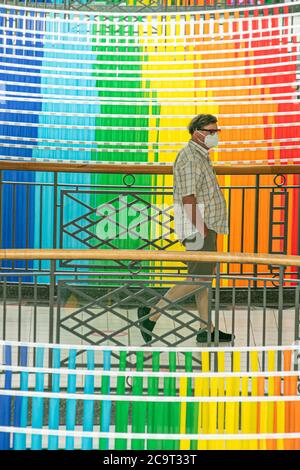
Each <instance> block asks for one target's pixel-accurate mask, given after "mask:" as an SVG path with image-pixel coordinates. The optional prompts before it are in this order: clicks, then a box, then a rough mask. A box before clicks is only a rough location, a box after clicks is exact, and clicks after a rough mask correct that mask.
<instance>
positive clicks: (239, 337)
mask: <svg viewBox="0 0 300 470" xmlns="http://www.w3.org/2000/svg"><path fill="white" fill-rule="evenodd" d="M2 307H3V306H1V304H0V337H1V338H3V336H5V338H6V339H9V340H20V341H37V342H49V307H47V306H43V305H41V306H38V307H37V308H36V311H35V309H34V307H33V306H28V305H26V306H23V305H22V306H21V307H20V308H19V306H18V305H16V304H9V305H7V306H6V313H5V328H4V326H3V322H4V313H3V308H2ZM73 312H74V308H63V309H62V310H61V317H66V316H68V315H70V314H72V313H73ZM90 312H91V314H94V315H95V318H94V319H92V317H91V316H90V317H89V315H88V314H87V313H86V312H81V313H79V314H78V315H77V319H78V320H79V321H77V320H73V319H70V320H68V323H67V326H68V328H72V327H73V326H77V328H76V333H78V335H77V334H74V333H72V332H69V331H66V330H65V329H64V328H60V330H59V342H60V343H63V344H85V343H86V341H85V340H84V338H82V337H81V336H83V337H84V336H85V335H86V334H87V333H90V332H91V330H89V328H88V327H86V326H85V325H84V324H82V323H81V322H84V321H86V320H87V319H88V318H90V320H89V325H90V326H91V327H92V328H93V329H95V330H98V331H94V332H91V335H90V340H91V342H92V343H95V344H96V343H98V342H99V339H100V338H101V337H102V335H101V332H103V333H104V334H105V335H113V336H114V338H116V339H117V341H118V342H119V343H120V345H124V346H127V345H128V346H139V345H141V344H142V339H141V334H140V331H139V329H138V327H137V326H132V327H131V328H130V329H129V330H127V329H126V325H127V324H128V321H129V322H130V320H131V321H132V322H134V321H136V319H137V317H136V311H135V310H133V309H130V310H125V309H124V310H121V309H115V312H118V314H119V315H120V316H117V315H115V314H113V315H111V314H109V313H107V312H105V313H104V314H103V315H101V316H98V315H99V309H98V310H97V309H90ZM193 313H194V315H195V316H196V315H197V312H196V311H193ZM96 314H98V315H97V317H96ZM55 315H56V312H55ZM174 315H175V313H174ZM264 317H265V318H264ZM35 319H36V321H35ZM190 319H191V318H190V317H189V316H188V315H185V314H182V315H181V316H180V320H181V321H182V322H183V323H185V322H186V321H189V320H190ZM248 320H249V321H248ZM55 322H56V319H55V318H54V323H55ZM278 323H279V319H278V311H277V310H275V309H273V308H269V309H267V310H266V312H265V313H264V312H263V310H262V309H258V308H255V307H253V308H251V312H250V313H249V312H248V310H247V309H242V308H240V309H238V310H236V311H235V316H234V332H235V335H236V338H235V346H246V345H247V342H249V345H250V346H255V345H256V346H259V345H262V344H263V340H264V337H263V336H264V334H263V331H264V330H265V344H266V345H275V344H278ZM64 324H66V323H64ZM282 325H283V327H282V337H283V338H282V342H283V344H291V343H292V342H293V341H294V330H295V311H294V310H292V309H290V310H284V311H283V316H282ZM178 326H179V324H178V323H177V322H176V321H174V320H173V319H172V318H170V317H163V316H161V317H160V319H159V320H158V322H157V326H156V328H155V330H154V331H155V334H156V335H158V336H161V335H164V334H166V333H168V332H169V331H170V330H173V329H174V328H176V327H178ZM191 326H192V328H194V329H195V330H196V329H198V328H199V323H198V321H194V322H193V323H192V325H191ZM232 326H233V319H232V311H231V310H222V311H221V312H220V319H219V328H220V329H221V330H223V331H226V332H231V331H232ZM264 326H265V328H264ZM179 332H180V334H181V335H182V336H187V335H189V334H191V330H189V329H188V328H184V327H182V328H180V330H179ZM173 336H174V335H173ZM174 340H175V337H174ZM168 341H169V342H170V343H172V337H171V336H168ZM53 342H56V332H54V336H53ZM156 345H157V346H159V345H161V346H164V343H163V342H156V343H155V346H156ZM182 346H196V343H195V339H194V338H192V339H188V340H187V341H184V342H183V343H182Z"/></svg>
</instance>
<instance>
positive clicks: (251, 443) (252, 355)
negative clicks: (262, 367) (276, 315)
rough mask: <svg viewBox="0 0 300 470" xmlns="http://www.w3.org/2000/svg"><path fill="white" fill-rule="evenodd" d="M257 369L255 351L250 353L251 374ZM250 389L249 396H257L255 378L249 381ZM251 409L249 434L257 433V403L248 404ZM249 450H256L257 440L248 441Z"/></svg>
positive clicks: (256, 354) (257, 363)
mask: <svg viewBox="0 0 300 470" xmlns="http://www.w3.org/2000/svg"><path fill="white" fill-rule="evenodd" d="M258 369H259V362H258V353H257V351H251V352H250V370H251V371H253V372H258ZM251 382H252V387H251V394H252V396H257V393H258V382H257V377H252V379H251ZM250 405H251V406H250ZM249 406H250V408H251V413H250V420H249V430H248V431H249V433H254V434H256V433H257V411H258V404H257V402H256V403H255V402H253V403H251V404H249ZM249 449H250V450H257V449H258V442H257V440H256V439H255V440H254V439H253V440H250V441H249Z"/></svg>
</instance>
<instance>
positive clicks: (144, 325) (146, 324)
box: [137, 307, 156, 343]
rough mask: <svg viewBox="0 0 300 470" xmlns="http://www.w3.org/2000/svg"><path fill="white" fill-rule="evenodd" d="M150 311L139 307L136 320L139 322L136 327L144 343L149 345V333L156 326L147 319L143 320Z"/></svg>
mask: <svg viewBox="0 0 300 470" xmlns="http://www.w3.org/2000/svg"><path fill="white" fill-rule="evenodd" d="M150 310H151V308H150V307H139V308H138V311H137V314H138V318H139V319H140V320H141V321H140V322H139V323H138V325H139V328H140V331H141V334H142V337H143V338H144V341H145V343H150V341H151V340H152V335H151V333H152V331H153V328H154V327H155V324H156V322H155V321H152V320H149V318H144V317H145V316H146V315H149V313H150ZM143 318H144V320H143ZM145 330H147V331H145Z"/></svg>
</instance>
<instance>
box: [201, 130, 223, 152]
mask: <svg viewBox="0 0 300 470" xmlns="http://www.w3.org/2000/svg"><path fill="white" fill-rule="evenodd" d="M204 130H205V129H198V132H199V133H201V134H202V135H204V132H203V131H204ZM218 143H219V136H218V132H217V131H216V132H215V133H214V134H208V135H205V138H204V145H205V146H206V147H207V148H209V149H210V148H212V147H217V145H218Z"/></svg>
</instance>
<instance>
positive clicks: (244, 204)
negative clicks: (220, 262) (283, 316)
mask: <svg viewBox="0 0 300 470" xmlns="http://www.w3.org/2000/svg"><path fill="white" fill-rule="evenodd" d="M4 170H17V171H18V170H24V171H43V172H44V174H47V175H48V176H47V178H45V179H44V182H43V181H41V182H38V181H36V179H37V178H32V177H29V175H30V173H25V174H23V173H18V172H17V173H14V174H9V173H4ZM215 171H216V173H217V175H218V176H219V177H222V176H223V175H230V176H231V181H230V184H229V185H228V184H227V185H224V184H221V188H222V189H223V191H224V194H225V196H226V198H227V205H228V215H229V226H230V232H229V235H228V237H226V238H225V239H224V241H223V246H222V250H223V251H227V252H244V251H248V252H251V253H258V252H268V253H270V254H282V255H284V254H288V253H290V252H291V251H290V248H289V245H288V241H289V240H291V237H292V236H293V239H294V248H293V249H294V253H295V254H298V253H299V252H300V249H299V247H300V233H299V231H297V234H298V235H296V237H298V240H295V230H294V225H293V224H295V221H294V219H293V218H290V217H289V216H288V215H289V207H290V204H291V203H292V202H293V201H294V204H295V201H296V200H297V198H298V199H299V197H300V182H299V177H298V176H289V175H299V173H300V166H299V165H282V166H271V165H257V166H251V165H221V164H219V165H218V164H216V165H215ZM65 172H66V173H70V172H71V173H73V178H72V183H65V181H67V180H66V179H65V176H64V175H63V173H65ZM93 173H97V174H98V175H99V176H98V178H99V179H100V183H99V184H91V183H90V182H89V181H90V180H89V178H90V176H89V175H92V174H93ZM76 174H77V175H78V176H76ZM112 174H114V175H116V178H117V180H116V179H115V180H114V181H112V182H109V179H110V176H109V175H112ZM16 175H17V176H16ZM31 175H34V173H31ZM84 175H86V178H87V182H86V183H85V182H83V181H84V179H83V178H84ZM140 175H141V176H140ZM156 175H158V176H159V175H160V176H168V175H169V176H171V175H172V165H171V164H165V165H160V164H151V165H148V164H125V163H124V164H123V163H122V164H108V163H85V164H83V163H70V162H67V163H64V162H60V163H59V162H55V163H52V162H51V163H50V162H49V163H46V162H36V161H35V162H32V161H27V162H26V161H23V162H12V161H0V220H1V221H2V223H3V224H4V225H3V227H0V247H2V248H33V247H34V248H48V249H49V248H55V249H56V248H60V249H67V248H76V249H89V250H98V249H120V248H121V249H124V248H125V249H127V248H135V249H142V250H152V251H154V250H155V251H156V250H157V251H164V250H170V249H171V250H174V249H175V250H176V249H182V248H181V247H180V246H181V245H180V243H179V242H178V240H177V237H176V234H175V232H174V226H173V219H174V208H173V187H172V185H171V183H172V180H171V179H170V178H169V179H167V180H163V179H162V178H160V179H157V176H156ZM144 177H146V178H147V180H146V181H145V179H144ZM77 178H78V183H76V179H77ZM101 178H103V184H101ZM30 180H31V181H30ZM32 180H33V181H32ZM37 201H38V202H37ZM33 207H34V214H33V213H32V210H33V209H32V208H33ZM70 207H71V208H72V210H71V211H70ZM99 207H101V208H102V209H103V208H112V209H113V210H114V211H115V213H110V214H108V215H105V214H104V213H103V211H102V212H101V211H99ZM128 208H131V209H132V210H133V209H135V210H136V211H137V212H138V211H140V212H139V213H140V214H141V215H142V216H143V217H142V218H141V219H140V224H139V225H140V229H141V232H140V233H139V234H137V233H135V228H136V227H135V226H133V227H132V228H130V227H129V228H128V227H124V224H122V222H121V221H120V218H121V214H123V212H124V214H125V215H126V214H127V210H128ZM262 208H263V210H262ZM126 220H128V218H127V219H126ZM99 224H100V225H99ZM105 224H106V225H107V224H109V226H110V229H111V230H112V235H109V234H108V233H107V232H105V231H104V229H103V230H102V228H103V226H104V225H105ZM45 227H46V229H45ZM99 227H100V228H101V227H102V228H101V230H100V229H99ZM20 231H21V232H22V236H20ZM33 231H34V233H35V239H34V241H33V240H32V233H33ZM125 232H128V233H125ZM131 235H136V236H135V239H134V240H132V238H133V237H131V238H130V236H131ZM127 236H128V238H126V237H127ZM295 244H296V248H295ZM297 247H298V248H297ZM59 266H60V268H62V269H66V268H72V269H83V268H85V269H90V270H92V269H101V270H107V269H110V270H119V269H123V268H125V269H126V265H124V263H123V262H122V260H115V261H114V262H112V260H106V261H105V262H101V261H99V262H98V263H97V264H95V265H94V266H93V265H91V263H88V264H87V263H84V262H78V261H76V260H71V259H69V260H65V261H61V262H60V263H59ZM244 268H245V266H243V265H241V264H240V265H239V266H235V265H234V264H233V263H229V264H227V265H226V269H227V271H226V274H228V275H230V274H235V273H237V272H239V273H240V274H241V275H242V274H243V273H247V274H249V275H254V276H256V275H257V274H258V273H257V266H256V265H254V264H252V265H251V264H248V265H247V266H246V270H245V269H244ZM0 269H1V270H3V269H5V270H11V271H14V270H17V271H19V270H21V271H22V270H24V269H26V270H27V271H28V272H30V271H32V270H36V269H38V270H40V271H41V270H42V262H41V261H38V262H37V263H35V264H34V266H33V264H32V262H29V261H28V260H24V261H23V262H21V263H20V262H11V263H8V262H6V263H4V264H3V263H2V265H1V268H0ZM159 269H160V263H159V262H157V263H153V262H151V263H149V261H147V260H146V261H145V262H143V264H142V271H144V272H153V273H154V272H155V271H157V270H159ZM172 270H173V271H172ZM170 271H172V272H178V273H184V272H185V267H184V266H183V264H182V263H179V264H176V263H174V264H173V266H172V268H170ZM260 274H262V275H270V274H272V275H273V276H274V279H275V280H276V279H277V278H278V274H279V273H278V269H277V268H275V267H274V266H273V265H272V264H269V265H266V266H265V267H264V271H260Z"/></svg>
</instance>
